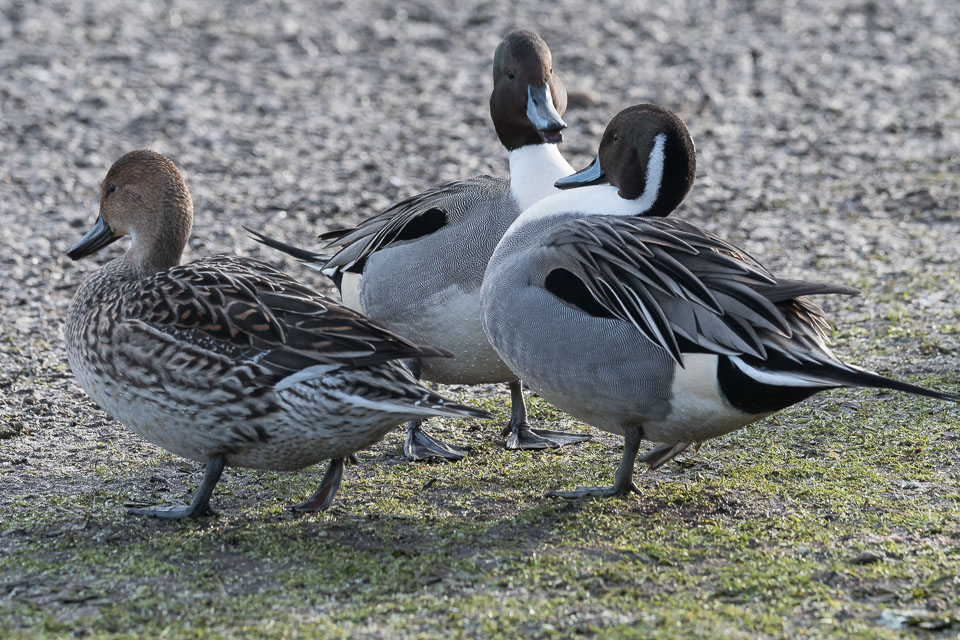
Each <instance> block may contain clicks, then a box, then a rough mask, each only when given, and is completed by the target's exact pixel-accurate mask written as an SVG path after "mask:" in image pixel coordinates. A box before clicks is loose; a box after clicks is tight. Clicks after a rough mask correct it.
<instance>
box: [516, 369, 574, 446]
mask: <svg viewBox="0 0 960 640" xmlns="http://www.w3.org/2000/svg"><path fill="white" fill-rule="evenodd" d="M510 406H511V412H510V422H509V423H508V424H507V426H506V427H504V428H503V431H501V432H500V435H501V436H506V437H507V449H510V450H517V449H556V448H557V447H563V446H566V445H568V444H576V443H578V442H586V441H587V440H593V438H592V437H590V436H588V435H584V434H582V433H569V432H567V431H554V430H553V429H531V428H530V426H529V425H528V424H527V405H526V402H525V401H524V399H523V385H522V383H521V382H520V381H519V380H515V381H513V382H511V383H510Z"/></svg>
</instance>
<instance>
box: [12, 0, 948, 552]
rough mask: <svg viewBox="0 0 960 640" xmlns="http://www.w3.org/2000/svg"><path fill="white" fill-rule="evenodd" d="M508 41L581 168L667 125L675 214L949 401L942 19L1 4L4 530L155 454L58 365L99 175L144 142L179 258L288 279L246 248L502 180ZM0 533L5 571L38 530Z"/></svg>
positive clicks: (893, 9) (820, 6)
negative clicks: (496, 103)
mask: <svg viewBox="0 0 960 640" xmlns="http://www.w3.org/2000/svg"><path fill="white" fill-rule="evenodd" d="M514 28H530V29H534V30H536V31H538V32H539V33H540V34H541V35H543V36H544V38H545V39H546V40H547V42H548V43H549V44H550V46H551V48H552V50H553V54H554V68H555V69H556V71H557V72H558V73H559V74H560V75H561V77H562V78H563V80H564V82H565V83H566V85H567V88H568V90H569V92H570V107H569V111H568V114H567V121H568V123H569V125H570V128H569V130H568V133H567V134H566V142H565V143H564V146H563V150H564V153H565V154H566V156H567V158H568V159H570V160H571V163H572V164H574V165H575V166H577V167H580V166H583V165H584V164H585V163H586V162H588V161H589V159H590V158H591V157H592V155H593V153H594V150H595V144H596V142H597V140H598V139H599V136H600V134H601V133H602V131H603V129H604V127H605V125H606V123H607V122H608V121H609V119H610V118H611V117H612V116H613V115H614V114H615V113H616V112H617V111H619V110H620V109H622V108H623V107H625V106H628V105H630V104H634V103H639V102H657V103H660V104H663V105H666V106H668V107H670V108H672V109H674V110H676V111H677V112H678V113H679V114H681V116H682V117H683V118H684V119H685V121H686V122H687V124H688V126H689V128H690V130H691V132H692V135H693V137H694V140H695V141H696V144H697V149H698V179H697V183H696V184H695V185H694V188H693V190H692V192H691V194H690V196H689V198H688V201H687V202H686V203H685V204H684V205H683V207H682V208H681V210H680V211H679V212H678V213H677V215H680V216H683V217H685V218H687V219H690V220H692V221H694V222H697V223H699V224H702V225H705V226H707V227H708V228H710V229H711V230H713V231H715V232H718V233H720V234H721V235H723V236H724V237H727V238H728V239H731V240H733V241H735V242H738V243H741V244H742V245H743V246H744V247H745V248H747V249H748V250H749V251H751V252H752V253H754V255H755V256H756V257H758V258H759V259H760V260H761V261H762V262H764V263H765V264H766V265H767V266H768V267H770V268H772V269H773V270H774V271H775V272H780V273H783V274H785V275H790V276H793V277H808V278H819V279H828V280H833V281H838V282H844V283H848V284H852V285H854V286H857V287H859V288H862V289H863V291H864V295H863V296H862V297H860V298H857V299H854V300H847V299H842V300H840V299H838V300H828V301H826V303H825V304H826V306H827V308H828V309H829V310H830V311H831V313H832V314H833V317H834V319H835V321H836V324H837V325H838V327H839V328H840V330H841V331H840V333H839V336H838V350H839V351H840V353H842V354H844V355H845V356H847V357H848V358H849V359H851V360H852V361H855V362H858V363H860V364H863V365H867V366H870V367H875V368H879V369H880V370H883V371H895V372H896V373H897V374H898V375H908V376H911V375H912V376H919V375H925V374H940V375H943V374H948V375H953V376H954V378H953V380H954V381H955V380H956V378H955V375H956V372H957V369H958V363H960V328H958V327H960V313H958V301H960V275H958V270H957V265H958V264H960V240H958V236H960V216H958V209H960V177H958V176H960V87H958V78H960V48H958V45H957V34H958V32H960V3H956V2H953V1H950V0H918V1H910V2H905V1H904V2H874V1H872V0H869V1H860V0H854V1H849V2H828V1H827V0H823V1H821V2H816V1H814V0H810V1H805V0H795V1H787V2H782V1H781V0H776V1H774V0H760V1H757V2H749V1H747V0H731V1H729V2H719V3H706V2H702V3H701V2H694V1H690V2H683V1H682V0H675V1H667V2H657V3H647V2H609V3H601V2H595V3H584V2H581V1H575V0H559V1H555V2H550V3H546V2H536V3H535V2H520V3H516V4H511V3H507V2H503V1H502V0H493V1H491V0H484V1H476V0H470V1H467V2H460V3H456V6H452V5H451V4H450V3H446V2H441V1H439V0H422V1H419V2H416V3H411V4H407V3H396V2H386V1H381V0H373V1H371V2H365V3H362V4H361V3H347V2H324V3H312V2H308V1H306V0H287V1H280V0H276V1H268V2H241V3H216V2H207V1H200V2H180V1H177V0H175V1H172V2H171V1H168V2H153V3H133V2H127V3H125V2H119V1H117V0H102V1H100V2H84V3H74V2H58V1H56V0H37V1H30V2H11V1H10V0H0V247H2V250H0V265H2V267H0V274H2V276H3V277H2V279H0V332H2V336H0V485H2V486H3V490H2V491H0V510H3V509H5V508H6V507H7V506H9V505H10V504H12V503H14V502H17V501H22V500H28V499H30V500H32V499H37V497H38V496H43V495H50V494H64V493H66V494H69V493H71V492H79V491H83V490H84V488H85V487H87V488H89V486H90V485H91V483H92V484H95V483H96V482H97V480H96V476H95V475H93V474H92V473H91V472H90V470H91V469H93V468H96V467H98V466H101V465H109V464H110V463H111V452H110V450H109V449H105V448H104V447H103V446H102V443H103V442H104V441H109V442H110V443H112V446H113V447H119V448H122V449H125V450H130V451H143V452H146V453H147V454H149V453H151V452H153V451H154V449H153V448H152V447H150V446H149V445H145V444H143V443H142V442H141V441H139V439H138V438H137V437H136V436H133V435H131V434H129V433H127V432H126V431H125V430H124V429H123V428H122V427H120V426H119V425H118V424H116V423H115V422H113V421H111V420H110V419H109V418H107V417H106V416H105V415H104V414H103V413H102V412H100V411H99V410H98V409H96V407H95V406H94V405H93V404H92V403H91V402H90V400H89V399H87V398H86V396H85V395H84V394H83V393H82V391H80V389H79V388H78V387H77V386H76V384H75V383H74V382H73V379H72V376H71V374H70V372H69V369H68V368H67V367H66V366H65V362H66V358H65V355H64V349H63V340H62V335H61V328H62V326H63V324H64V317H65V313H66V310H67V307H68V304H69V302H70V298H71V296H72V295H73V292H74V290H75V289H76V287H77V286H78V284H79V283H80V282H81V281H82V279H83V278H84V277H85V276H86V275H87V274H88V273H90V272H91V271H92V270H94V269H96V268H97V266H98V264H101V263H102V262H103V261H105V260H106V259H107V258H108V257H111V256H114V255H117V254H118V253H119V251H120V250H121V248H120V246H121V245H123V244H124V243H123V242H121V243H118V245H115V246H114V247H111V248H110V249H108V250H105V251H104V252H103V254H104V255H102V256H98V258H97V259H94V260H86V261H83V262H80V263H72V262H70V261H69V260H68V259H67V258H66V256H65V255H64V254H65V251H66V249H67V248H68V247H69V246H70V245H71V244H72V243H73V242H75V241H76V240H77V239H79V237H80V236H81V235H82V234H83V233H84V232H85V231H86V230H87V229H88V228H89V226H90V225H91V224H92V223H93V221H94V219H95V216H96V207H97V197H98V191H99V184H100V181H101V180H102V179H103V176H104V174H105V172H106V170H107V168H108V167H109V166H110V164H111V163H112V162H113V161H114V160H115V159H116V158H118V157H119V156H120V155H122V154H123V153H125V152H126V151H129V150H131V149H135V148H143V147H147V148H151V149H154V150H156V151H159V152H162V153H164V154H166V155H168V156H169V157H171V158H172V159H173V160H174V161H175V162H176V163H177V164H178V166H179V167H180V168H181V170H182V171H183V173H184V175H185V177H186V180H187V184H188V186H189V188H190V189H191V192H192V193H193V197H194V202H195V204H196V208H197V219H196V225H195V230H194V234H193V238H192V240H191V242H190V246H189V248H188V251H187V254H186V256H185V259H191V258H193V257H197V256H202V255H208V254H212V253H233V252H236V253H242V254H246V255H252V256H260V257H263V258H265V259H267V260H270V261H272V262H274V263H281V262H283V261H282V260H281V259H280V258H279V257H278V256H277V255H275V254H273V253H271V252H269V251H267V250H262V249H261V248H260V247H259V246H258V245H257V244H256V243H254V242H253V241H251V240H250V239H248V238H247V236H246V234H245V233H244V232H243V231H242V229H241V228H240V226H241V225H242V224H246V225H249V226H252V227H254V228H259V229H263V230H265V231H267V232H268V233H271V234H274V235H277V236H279V237H285V238H287V239H291V240H299V241H300V242H301V243H303V244H306V245H308V246H309V244H310V240H311V238H312V237H313V235H314V234H315V233H317V232H319V231H322V230H324V229H328V228H332V227H337V226H342V225H346V224H352V223H355V222H357V221H359V220H360V219H362V218H364V217H366V216H368V215H370V214H372V213H374V212H376V211H377V210H379V209H381V208H383V207H385V206H387V205H389V204H390V203H392V202H394V201H396V200H397V199H399V198H401V197H404V196H407V195H410V194H413V193H415V192H417V191H419V190H421V189H423V188H425V187H428V186H431V185H435V184H438V183H440V182H442V181H447V180H452V179H457V178H461V177H466V176H469V175H473V174H476V173H481V172H484V173H494V174H504V173H505V171H506V162H505V156H504V154H503V152H502V149H501V148H500V146H499V144H498V143H497V141H496V137H495V135H494V132H493V127H492V125H491V123H490V122H489V116H488V110H487V100H488V97H489V91H490V87H491V79H490V69H489V66H490V62H491V58H492V52H493V49H494V47H495V46H496V44H497V42H498V41H499V39H500V38H501V36H502V35H503V34H505V33H506V32H508V31H510V30H512V29H514ZM285 264H286V266H287V267H288V268H289V269H290V270H291V271H292V272H293V273H295V274H298V275H302V276H303V277H304V278H306V279H311V281H312V282H315V283H318V282H319V279H318V278H314V277H313V276H312V275H310V274H308V273H307V272H306V271H304V270H303V269H302V268H300V267H299V266H297V265H296V264H295V263H293V262H291V261H287V262H286V263H285ZM878 344H879V345H880V346H879V347H878V346H877V345H878ZM494 392H496V393H500V390H499V389H493V388H490V389H481V390H479V391H477V393H485V394H491V393H494ZM501 400H502V401H503V402H506V398H505V397H503V396H501ZM78 425H82V428H81V427H78ZM391 446H396V443H395V442H394V443H393V445H391ZM170 469H171V471H170V473H171V474H173V473H174V472H175V469H176V467H174V466H170ZM348 490H349V489H348ZM119 507H120V505H117V508H119ZM8 525H9V523H8ZM4 528H5V527H4V526H3V524H2V523H0V540H2V541H3V544H5V545H7V546H8V547H9V548H13V547H15V546H16V545H17V544H19V543H24V542H26V541H27V539H28V537H29V535H30V532H29V531H22V530H21V531H20V532H19V533H17V531H16V530H15V529H13V528H12V527H7V528H6V529H7V531H6V533H4V532H3V530H4Z"/></svg>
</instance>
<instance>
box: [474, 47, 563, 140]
mask: <svg viewBox="0 0 960 640" xmlns="http://www.w3.org/2000/svg"><path fill="white" fill-rule="evenodd" d="M566 110H567V91H566V89H565V88H564V86H563V83H562V82H561V81H560V78H559V77H558V76H557V74H555V73H554V72H553V57H552V56H551V54H550V47H548V46H547V43H546V42H544V41H543V38H541V37H540V36H538V35H537V34H535V33H533V32H531V31H514V32H513V33H511V34H509V35H507V36H506V37H505V38H504V39H503V40H502V41H501V42H500V45H499V46H498V47H497V50H496V52H495V53H494V54H493V93H492V94H490V116H491V118H492V119H493V126H494V127H495V128H496V130H497V136H498V137H499V138H500V142H501V143H503V146H505V147H506V148H507V150H508V151H513V150H514V149H519V148H520V147H523V146H526V145H530V144H544V143H549V144H557V143H559V142H563V130H564V129H566V127H567V123H566V122H564V121H563V114H564V112H565V111H566Z"/></svg>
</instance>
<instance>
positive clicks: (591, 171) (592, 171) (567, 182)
mask: <svg viewBox="0 0 960 640" xmlns="http://www.w3.org/2000/svg"><path fill="white" fill-rule="evenodd" d="M604 182H607V174H606V173H604V172H603V167H601V166H600V156H599V155H598V156H597V157H596V158H594V159H593V162H591V163H590V166H589V167H587V168H586V169H581V170H580V171H577V172H576V173H574V174H572V175H569V176H567V177H566V178H560V179H559V180H557V181H556V182H555V183H553V186H555V187H556V188H557V189H574V188H576V187H588V186H590V185H592V184H603V183H604Z"/></svg>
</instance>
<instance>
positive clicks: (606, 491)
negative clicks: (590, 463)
mask: <svg viewBox="0 0 960 640" xmlns="http://www.w3.org/2000/svg"><path fill="white" fill-rule="evenodd" d="M628 493H635V494H637V495H640V488H639V487H637V485H635V484H634V483H633V481H632V480H631V481H630V482H629V483H626V484H625V485H624V486H622V487H618V486H617V485H613V486H612V487H581V488H579V489H574V490H573V491H548V492H547V495H548V496H550V497H553V498H566V499H567V500H576V499H578V498H611V497H613V496H625V495H627V494H628Z"/></svg>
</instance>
